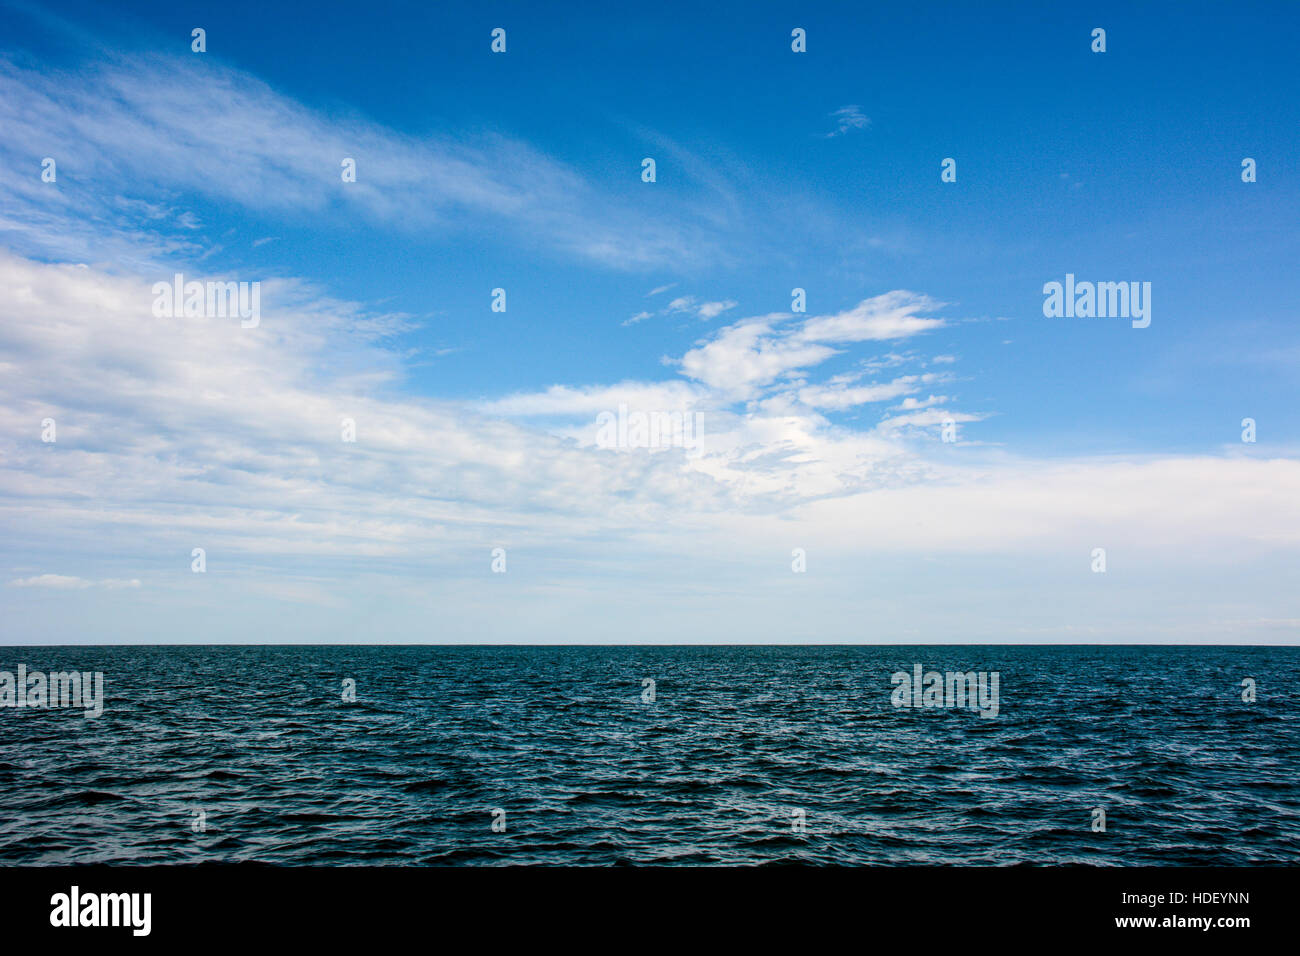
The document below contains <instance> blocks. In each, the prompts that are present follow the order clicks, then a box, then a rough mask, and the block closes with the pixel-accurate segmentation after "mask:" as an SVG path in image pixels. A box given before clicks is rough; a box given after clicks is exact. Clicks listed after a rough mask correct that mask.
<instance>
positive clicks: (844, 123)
mask: <svg viewBox="0 0 1300 956" xmlns="http://www.w3.org/2000/svg"><path fill="white" fill-rule="evenodd" d="M830 115H831V119H833V120H835V129H834V130H832V131H831V132H829V133H827V134H826V138H827V139H831V138H833V137H836V136H843V135H844V134H845V133H847V132H848V131H849V130H852V129H866V128H867V127H868V126H870V125H871V120H870V119H868V118H867V117H866V116H865V115H863V113H862V109H861V107H858V106H855V105H850V106H841V107H840V108H839V109H837V110H836V111H835V112H833V113H831V114H830Z"/></svg>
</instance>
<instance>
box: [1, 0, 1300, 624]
mask: <svg viewBox="0 0 1300 956" xmlns="http://www.w3.org/2000/svg"><path fill="white" fill-rule="evenodd" d="M565 7H566V10H564V11H557V10H555V9H546V8H543V7H539V6H528V5H523V4H486V5H477V4H476V5H442V6H441V7H432V6H428V5H415V4H411V5H394V6H388V7H385V6H383V5H370V6H367V7H365V8H358V9H347V10H344V8H339V9H338V10H335V11H329V10H326V11H321V10H317V9H311V10H307V9H300V8H297V7H272V6H271V5H266V4H257V5H254V4H243V3H224V4H220V5H212V6H206V5H191V6H172V5H168V6H166V7H162V6H160V5H154V4H118V5H114V7H113V9H112V10H111V11H110V10H106V9H104V8H103V7H102V5H98V4H76V3H69V4H60V5H58V7H57V11H53V10H51V8H50V7H48V6H43V7H35V6H27V5H13V6H8V7H6V8H5V11H6V12H5V14H4V18H5V21H6V24H7V29H6V31H5V35H4V40H3V47H2V48H0V87H3V90H2V92H3V97H2V100H3V104H4V105H3V107H2V108H0V128H3V130H4V135H3V136H2V137H0V173H3V175H4V177H5V181H6V183H8V184H9V188H8V189H7V190H6V191H5V193H4V195H3V197H2V198H0V249H3V255H4V256H5V257H6V258H5V266H4V273H5V276H6V279H5V283H4V286H3V290H4V299H5V315H4V316H3V325H4V328H5V330H6V331H5V335H4V339H3V340H2V341H0V361H3V362H4V363H5V368H6V369H7V370H10V372H11V374H10V375H8V376H7V378H8V385H7V387H6V388H5V390H4V393H3V394H2V395H0V403H2V407H3V408H4V411H5V415H4V422H5V424H4V430H3V433H0V442H3V447H2V448H0V450H2V451H3V453H4V454H3V460H0V469H3V471H2V472H0V474H3V476H4V479H5V480H4V484H3V486H0V493H2V494H3V495H4V497H3V511H2V512H0V514H3V516H4V518H3V520H4V524H5V527H6V529H7V532H8V533H7V534H6V535H5V541H6V543H5V544H4V545H3V546H2V547H0V561H2V562H3V563H4V564H5V565H7V568H6V569H5V575H6V576H5V580H6V581H8V582H9V583H8V584H7V586H4V587H0V607H2V608H5V609H6V611H7V613H6V614H5V617H6V618H7V619H8V620H9V622H10V623H9V624H8V625H7V626H6V628H5V630H6V632H7V636H9V637H10V638H12V639H13V640H14V641H19V642H25V641H39V640H95V639H97V638H98V639H103V640H169V639H175V640H216V641H227V640H259V639H273V640H274V639H284V640H348V639H355V640H385V639H391V640H473V639H484V640H519V641H524V640H530V639H538V640H551V641H557V640H619V639H628V640H685V641H696V640H745V639H751V640H837V641H838V640H848V641H851V640H921V641H950V642H952V641H962V640H966V639H973V640H983V639H987V640H1008V641H1015V640H1174V639H1186V640H1193V641H1194V640H1225V641H1233V640H1250V641H1277V640H1287V641H1293V640H1294V638H1295V636H1296V634H1297V631H1298V630H1300V608H1298V607H1297V606H1296V605H1297V602H1296V599H1295V598H1294V597H1293V596H1292V595H1293V594H1295V593H1296V592H1297V590H1298V589H1297V588H1296V587H1295V584H1296V573H1295V571H1294V568H1295V567H1296V565H1295V559H1296V557H1297V545H1300V511H1298V510H1297V509H1298V508H1300V505H1297V500H1298V496H1297V494H1296V492H1297V491H1300V466H1298V465H1297V461H1296V449H1297V444H1298V442H1297V439H1298V438H1300V417H1298V416H1297V410H1296V401H1295V397H1296V389H1295V382H1296V370H1297V366H1300V333H1298V332H1297V330H1296V323H1295V301H1296V296H1295V274H1296V268H1295V263H1296V262H1297V261H1298V260H1300V248H1298V246H1300V243H1298V242H1297V229H1296V223H1297V222H1298V221H1300V189H1298V188H1297V186H1298V185H1300V115H1298V114H1300V97H1297V95H1296V93H1297V86H1300V80H1297V78H1296V73H1295V69H1294V55H1293V49H1292V46H1291V43H1290V38H1291V37H1292V35H1293V34H1294V27H1295V26H1296V21H1297V19H1300V14H1297V13H1296V12H1294V11H1291V10H1289V9H1288V8H1286V7H1284V6H1281V5H1276V4H1266V5H1258V6H1252V5H1244V6H1241V7H1234V8H1232V9H1231V10H1230V11H1225V10H1224V9H1223V8H1221V7H1213V6H1210V5H1196V4H1176V5H1175V4H1171V5H1144V6H1143V7H1142V8H1141V9H1131V6H1130V5H1125V4H1115V5H1107V4H1088V5H1070V6H1065V7H1060V8H1057V7H1040V6H1038V5H1033V4H1012V5H999V4H993V5H989V4H969V5H963V4H945V5H942V6H936V7H931V8H926V7H912V6H909V7H907V8H906V9H902V8H893V9H889V10H883V9H882V10H872V9H861V8H859V7H855V6H853V5H848V4H825V5H819V6H818V7H817V9H812V10H810V9H809V8H808V7H807V6H806V5H785V4H757V5H755V4H720V5H709V7H708V8H707V9H700V8H699V6H698V5H689V6H687V5H682V6H675V5H672V4H659V5H654V6H652V7H648V8H645V9H637V10H631V9H630V10H614V9H610V8H607V7H604V6H601V5H578V4H570V5H565ZM194 27H203V28H204V29H205V30H206V31H207V51H206V52H204V53H201V54H199V53H193V52H191V50H190V31H191V29H192V28H194ZM494 27H503V28H504V29H505V30H506V31H507V52H506V53H505V54H503V55H502V54H493V53H492V52H491V51H490V49H489V43H490V36H489V34H490V31H491V30H492V28H494ZM794 27H801V28H803V29H805V30H806V31H807V47H808V49H807V52H806V53H794V52H792V51H791V48H790V32H791V30H792V29H793V28H794ZM1095 27H1102V28H1104V29H1105V30H1106V39H1107V50H1106V52H1105V53H1100V54H1098V53H1093V52H1092V51H1091V49H1090V44H1091V36H1090V34H1091V31H1092V30H1093V28H1095ZM46 156H49V157H53V158H55V159H56V160H57V164H58V165H57V169H58V178H57V182H55V183H43V182H42V181H41V179H40V163H41V160H42V158H43V157H46ZM345 156H346V157H353V158H355V159H356V162H357V181H356V182H355V183H344V182H342V181H341V178H340V176H339V163H340V160H341V159H342V158H343V157H345ZM644 157H653V158H654V159H655V162H656V172H657V180H656V181H655V182H653V183H645V182H642V180H641V175H640V174H641V161H642V159H643V158H644ZM945 157H953V158H955V159H956V161H957V181H956V182H955V183H943V182H941V181H940V163H941V161H942V160H943V159H944V158H945ZM1244 157H1251V158H1253V159H1254V160H1255V161H1256V162H1257V166H1258V181H1257V182H1253V183H1243V182H1242V180H1241V162H1242V159H1243V158H1244ZM175 272H183V273H185V274H186V275H187V276H192V277H194V278H199V279H205V278H226V279H232V280H241V281H245V280H246V281H259V282H261V283H262V286H263V294H264V300H265V303H266V304H265V305H264V311H263V315H264V318H263V323H262V325H261V326H259V328H258V329H254V330H242V331H241V330H239V329H238V326H237V325H236V326H235V327H234V328H233V329H232V328H230V327H229V326H225V327H222V326H219V325H218V324H216V323H208V324H196V323H191V324H189V325H183V324H178V325H177V326H175V327H166V328H164V327H162V326H160V325H159V324H158V323H157V321H156V320H154V319H153V318H152V317H151V316H150V315H149V311H148V308H149V298H148V296H147V294H146V293H147V290H148V288H149V287H150V286H151V285H152V284H153V283H154V282H156V281H158V280H160V279H169V278H170V277H171V275H172V274H173V273H175ZM1067 273H1073V274H1075V275H1076V276H1077V277H1078V278H1079V279H1080V280H1093V281H1126V282H1127V281H1137V282H1150V283H1151V288H1152V298H1151V324H1150V326H1149V327H1148V328H1144V329H1134V328H1132V327H1130V324H1129V322H1128V320H1127V319H1117V318H1102V319H1098V318H1093V319H1086V318H1045V317H1044V315H1043V311H1042V306H1043V298H1044V297H1043V291H1042V290H1043V285H1044V283H1046V282H1050V281H1062V280H1063V279H1064V277H1065V275H1066V274H1067ZM497 287H501V288H504V289H505V290H506V294H507V302H508V307H507V310H506V311H505V312H504V313H499V312H493V311H491V309H490V307H489V306H490V301H491V291H492V289H494V288H497ZM796 287H799V288H803V289H805V290H806V292H807V312H806V313H792V312H791V290H792V289H794V288H796ZM620 404H625V405H629V407H631V408H633V409H643V410H646V411H659V410H663V411H675V412H681V413H684V414H687V413H693V412H699V414H701V415H702V416H703V421H704V422H705V424H704V426H703V431H704V440H703V443H702V447H700V448H697V449H690V450H684V449H681V448H663V449H641V448H632V449H628V448H623V449H608V448H600V447H597V443H596V441H595V438H594V435H595V426H594V422H595V420H596V418H597V416H598V414H600V413H601V412H602V411H615V410H617V409H618V407H619V406H620ZM349 414H350V415H352V416H353V417H355V418H356V420H357V422H358V432H359V438H358V441H357V442H356V443H355V444H349V445H342V444H341V443H340V442H339V441H338V434H337V432H338V419H339V416H341V415H349ZM47 416H49V417H53V418H54V419H55V420H56V421H57V422H58V424H59V429H60V432H59V438H58V441H57V442H55V443H52V444H46V443H42V442H41V441H40V422H41V421H42V419H43V418H45V417H47ZM1246 417H1250V418H1253V419H1255V421H1256V423H1257V429H1258V440H1257V441H1256V442H1255V443H1250V444H1247V443H1243V442H1242V441H1241V431H1242V429H1241V421H1242V419H1243V418H1246ZM946 420H951V421H953V422H954V424H955V425H956V426H957V428H958V435H959V440H958V441H956V442H944V441H943V440H942V437H941V432H942V423H943V422H944V421H946ZM205 542H207V544H205ZM191 546H195V547H197V546H205V547H208V550H209V554H210V555H212V557H211V558H210V562H211V569H210V570H209V572H207V573H206V574H205V575H203V576H199V575H193V574H191V572H190V567H189V557H188V556H189V554H190V550H191ZM494 547H503V548H505V549H506V550H507V553H508V554H509V556H510V558H509V570H508V571H507V572H506V573H505V574H495V575H494V574H492V572H491V571H490V569H489V561H488V558H487V557H486V556H487V554H488V552H489V551H490V550H491V549H492V548H494ZM796 547H799V548H803V549H805V551H806V552H807V553H808V555H809V558H808V562H809V570H808V571H807V572H805V573H803V574H794V573H793V572H792V571H791V568H790V563H791V558H790V555H791V551H792V549H793V548H796ZM1096 547H1105V548H1106V549H1107V555H1108V560H1109V566H1108V569H1107V571H1106V573H1105V575H1101V574H1094V573H1093V572H1092V571H1091V570H1090V560H1091V559H1090V555H1091V552H1092V550H1093V549H1094V548H1096ZM1100 589H1104V590H1100ZM612 615H614V616H617V617H616V619H617V620H618V621H619V622H620V623H619V625H618V626H615V627H613V628H611V627H610V623H609V622H610V621H611V616H612ZM431 620H436V621H437V624H436V626H432V625H431V624H430V621H431ZM864 621H870V622H871V623H870V625H867V624H865V623H864ZM720 622H725V626H724V625H723V624H721V623H720Z"/></svg>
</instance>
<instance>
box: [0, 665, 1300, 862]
mask: <svg viewBox="0 0 1300 956" xmlns="http://www.w3.org/2000/svg"><path fill="white" fill-rule="evenodd" d="M20 663H21V664H25V665H27V667H28V669H29V670H40V671H46V672H49V671H60V670H72V669H76V670H79V671H103V673H104V677H105V693H106V697H107V700H106V702H105V709H104V713H103V715H102V716H101V717H99V718H98V719H94V720H87V719H85V718H84V717H83V716H82V714H81V712H80V711H76V710H44V711H42V710H29V709H23V710H15V709H11V708H4V709H0V862H5V863H43V864H44V863H48V864H54V863H91V862H117V863H141V864H143V863H190V862H198V861H227V862H230V861H240V860H261V861H268V862H275V863H287V864H336V863H392V864H412V863H431V864H502V863H549V864H609V863H659V864H663V863H695V864H701V863H702V864H731V863H767V862H807V863H836V864H860V863H873V864H908V863H957V864H963V863H966V864H973V863H979V864H1008V863H1020V862H1030V863H1063V862H1085V863H1096V864H1227V865H1232V864H1257V863H1283V862H1285V863H1292V864H1294V863H1297V862H1300V774H1298V772H1300V694H1298V693H1297V692H1298V691H1300V649H1297V648H1239V649H1230V648H1214V647H1173V648H1150V647H1145V648H1143V647H1087V648H1084V647H1068V648H1042V647H1030V648H1024V647H953V646H949V647H931V648H917V647H863V648H856V647H811V648H809V647H804V648H794V647H785V648H772V647H704V648H688V647H543V648H523V647H509V648H503V647H491V648H455V647H247V648H240V647H196V648H185V647H124V648H97V647H91V648H0V670H7V671H10V672H13V671H15V670H16V668H17V666H18V664H20ZM916 663H921V664H923V665H924V667H925V668H926V669H927V670H929V669H936V670H941V671H943V670H961V671H967V670H976V671H980V670H983V671H998V672H999V673H1000V682H999V692H1000V693H999V698H1000V700H999V702H1000V710H999V713H998V716H997V717H996V718H993V719H985V718H981V717H980V716H978V715H977V714H976V713H974V712H972V711H970V710H960V709H928V710H922V709H917V710H911V709H903V708H896V707H894V706H893V704H892V703H891V691H892V690H893V685H892V683H891V680H890V676H891V674H893V673H894V672H896V671H900V670H901V671H908V672H910V671H911V670H912V668H913V665H914V664H916ZM644 678H651V679H653V680H654V681H655V687H654V690H655V700H654V701H653V702H652V703H647V702H644V701H643V700H642V696H643V684H642V681H643V679H644ZM1243 678H1252V679H1254V680H1255V681H1256V683H1257V686H1258V695H1259V697H1258V700H1257V701H1256V702H1254V703H1246V702H1243V701H1242V696H1241V695H1242V686H1241V682H1242V680H1243ZM345 679H351V680H355V681H356V696H357V699H356V701H355V702H351V703H349V702H344V701H343V699H342V697H343V694H342V688H343V682H344V680H345ZM1098 807H1100V808H1103V809H1104V810H1105V812H1106V816H1107V828H1106V832H1104V833H1098V832H1093V830H1092V826H1091V824H1092V819H1093V809H1094V808H1098ZM498 808H499V809H502V810H504V811H505V825H506V829H505V832H494V831H493V829H492V822H493V811H494V810H496V809H498ZM798 810H802V811H803V814H804V816H805V818H806V821H807V831H806V832H805V833H803V834H800V833H797V832H795V830H794V827H793V825H792V824H793V823H794V822H795V819H796V818H795V813H796V811H798ZM196 811H201V812H202V814H203V818H202V819H203V821H204V825H205V829H204V830H203V831H202V832H196V831H195V828H194V823H195V821H196V820H197V819H199V818H197V817H196V816H195V812H196Z"/></svg>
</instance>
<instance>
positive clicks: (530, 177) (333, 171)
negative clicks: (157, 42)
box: [0, 54, 719, 269]
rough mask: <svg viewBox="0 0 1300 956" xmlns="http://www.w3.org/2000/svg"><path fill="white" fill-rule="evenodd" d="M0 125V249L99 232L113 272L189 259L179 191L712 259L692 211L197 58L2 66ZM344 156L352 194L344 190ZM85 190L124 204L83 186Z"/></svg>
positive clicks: (288, 211) (516, 148)
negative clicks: (351, 170) (652, 209)
mask: <svg viewBox="0 0 1300 956" xmlns="http://www.w3.org/2000/svg"><path fill="white" fill-rule="evenodd" d="M0 126H3V128H4V129H5V136H4V138H3V143H0V170H3V172H4V175H5V177H6V180H7V181H8V182H10V183H11V184H12V188H11V189H7V190H6V194H5V197H4V198H3V200H0V236H7V237H8V238H9V240H10V241H11V242H13V243H16V244H20V245H22V246H24V247H28V248H40V249H42V251H45V252H56V253H61V254H69V255H84V254H85V253H86V252H88V251H90V250H94V249H96V248H97V247H96V244H95V243H96V241H97V240H102V239H103V238H104V235H103V234H104V232H105V230H106V227H109V224H110V223H112V224H115V225H114V226H112V231H113V238H114V240H115V241H116V242H117V243H118V244H119V246H118V248H115V249H114V250H113V251H114V253H115V258H116V259H117V260H118V261H123V260H126V259H128V256H127V252H128V250H131V249H132V247H134V249H133V251H134V253H135V256H136V257H138V256H139V255H141V254H142V253H144V254H152V255H156V256H159V257H164V256H168V255H174V254H177V253H190V254H192V253H194V252H195V251H196V250H197V248H198V247H197V246H196V244H195V237H194V236H193V235H190V233H191V232H192V230H193V227H194V225H195V224H196V223H195V221H194V220H193V218H192V214H191V213H189V212H188V211H187V210H185V209H184V208H181V207H178V206H177V205H176V202H175V197H176V196H177V195H178V194H194V195H199V196H204V197H208V198H211V199H214V200H218V201H221V202H227V203H235V204H238V205H240V206H243V207H244V208H246V209H248V210H250V211H255V212H256V213H257V214H258V215H259V216H268V215H278V216H283V217H288V218H291V219H299V220H301V219H302V218H303V217H319V216H320V214H321V213H322V212H324V211H325V210H330V209H339V210H347V211H351V212H353V213H355V214H358V215H361V216H363V217H366V218H367V219H369V220H370V221H372V222H375V223H379V224H383V225H385V226H387V227H391V228H394V229H398V230H412V229H421V230H427V229H433V230H437V231H439V232H441V233H442V234H444V235H454V234H456V233H457V232H461V231H465V230H470V231H476V232H477V231H487V232H489V233H490V232H493V231H495V230H499V229H502V228H504V229H506V230H513V231H515V232H516V233H517V234H518V235H519V236H520V237H521V238H527V239H528V240H530V241H531V240H532V238H533V237H539V236H540V237H545V242H546V243H547V244H548V245H549V246H550V247H551V248H552V249H553V250H554V251H555V252H557V253H559V254H565V255H570V256H575V257H577V258H579V259H583V260H587V261H590V262H594V263H599V264H601V265H604V266H608V267H613V268H625V269H641V268H648V267H652V266H660V265H663V264H665V263H671V262H676V261H679V260H680V259H681V258H683V257H687V256H690V257H692V258H694V259H696V260H697V261H703V262H707V261H709V260H710V258H712V257H713V256H715V255H716V254H717V252H718V249H719V245H718V241H717V235H716V232H715V230H714V229H713V228H712V227H710V226H709V225H708V224H707V223H705V222H703V221H702V220H700V219H699V218H698V217H696V218H695V221H692V217H693V213H692V210H691V208H690V206H689V204H680V205H679V207H678V211H677V213H676V214H674V215H672V216H665V215H662V214H660V215H657V216H647V215H644V214H642V213H641V212H640V211H639V210H638V208H637V207H636V206H635V205H633V204H632V202H631V201H630V200H629V199H627V198H626V197H625V196H621V195H619V194H611V193H609V192H608V191H604V190H601V189H599V188H598V187H597V186H595V185H594V184H593V183H591V182H589V181H588V180H587V179H585V178H584V177H583V176H582V175H581V174H580V173H579V172H577V171H576V170H574V169H572V168H570V167H568V166H566V165H564V164H562V163H560V162H558V161H556V160H554V159H551V158H549V157H547V156H545V155H544V154H542V153H541V152H539V151H537V150H535V149H533V148H531V147H530V146H528V145H527V144H525V143H523V142H521V141H519V140H515V139H511V138H509V137H506V136H503V135H501V134H499V133H495V132H493V131H490V130H486V129H485V130H481V131H479V132H477V133H473V134H463V135H459V136H436V135H429V136H425V137H422V138H415V137H411V136H409V135H405V134H402V133H398V132H396V131H394V130H391V129H387V128H385V127H383V126H381V125H379V124H376V123H374V122H371V121H369V120H366V119H364V118H361V117H359V116H356V115H342V114H336V115H328V114H325V113H322V112H320V111H315V110H311V109H308V108H307V107H305V106H302V105H301V104H299V103H297V102H295V101H293V100H291V99H289V98H287V97H285V96H282V95H281V94H279V93H277V92H276V91H275V90H274V89H272V88H271V87H270V86H269V85H267V84H265V83H263V82H262V81H260V80H258V79H256V78H254V77H252V76H250V75H248V74H245V73H242V72H240V71H238V70H235V69H231V68H228V67H223V66H220V65H218V64H216V63H215V62H214V61H212V60H208V59H206V58H190V59H184V58H180V59H178V58H170V57H164V56H160V55H146V54H141V55H137V56H134V57H130V58H125V57H123V58H116V59H110V60H104V61H101V62H99V63H97V64H94V65H91V66H87V67H86V68H85V69H84V70H82V71H80V72H78V73H75V74H73V73H62V74H59V73H54V72H46V71H36V70H32V69H27V68H23V67H20V66H18V65H17V64H16V63H14V62H12V61H8V60H0ZM42 156H51V157H52V158H54V159H55V160H56V162H57V170H58V177H59V178H58V180H57V183H55V184H51V183H43V182H41V181H40V177H39V176H37V175H34V174H31V172H30V170H28V169H27V168H26V167H28V166H30V165H31V164H32V163H34V162H36V161H37V160H39V158H40V157H42ZM345 158H350V159H353V160H354V161H355V163H356V181H355V182H350V183H344V182H343V181H342V178H341V175H340V173H341V163H342V161H343V160H344V159H345ZM38 171H39V170H38ZM93 183H101V184H105V185H108V184H111V185H112V186H113V187H114V189H115V190H120V193H117V194H107V193H105V192H103V191H94V190H90V189H87V188H85V187H87V186H89V185H91V184H93ZM74 184H75V187H78V188H74ZM124 212H126V213H129V215H127V216H126V217H125V218H124V219H123V218H122V214H123V213H124ZM98 248H99V249H103V248H104V247H103V246H102V245H100V246H99V247H98Z"/></svg>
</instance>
